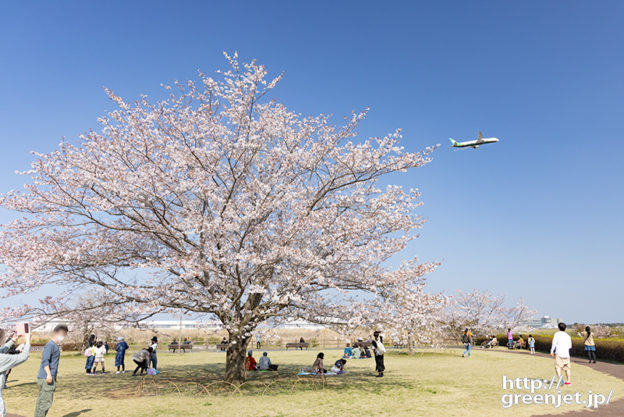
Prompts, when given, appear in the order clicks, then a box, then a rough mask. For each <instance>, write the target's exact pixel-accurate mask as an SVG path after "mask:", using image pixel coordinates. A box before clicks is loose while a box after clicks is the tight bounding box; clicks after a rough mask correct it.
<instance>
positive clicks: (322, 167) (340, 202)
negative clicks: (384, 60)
mask: <svg viewBox="0 0 624 417" xmlns="http://www.w3.org/2000/svg"><path fill="white" fill-rule="evenodd" d="M228 59H229V62H230V64H231V69H230V70H228V71H226V72H223V73H222V74H221V77H222V78H221V79H218V80H215V79H213V78H211V77H208V76H205V75H203V74H200V80H199V83H195V82H193V81H189V82H187V83H185V84H181V83H176V84H175V86H174V87H175V90H177V92H174V88H171V87H166V88H167V90H168V91H171V94H170V96H169V98H168V99H166V100H163V101H160V102H157V103H151V102H150V101H148V99H147V97H142V98H141V99H140V100H139V101H138V102H137V103H135V104H130V103H127V102H126V101H124V100H122V99H121V98H120V97H118V96H117V95H115V94H114V93H112V92H111V91H108V90H107V92H108V94H109V96H110V98H111V99H112V100H113V101H114V102H115V103H116V104H117V105H118V106H119V108H118V109H117V110H114V111H112V112H110V113H109V115H108V117H103V118H101V119H100V122H101V124H102V126H103V127H102V131H101V132H99V133H98V132H95V131H91V132H89V133H87V134H85V135H83V136H81V137H80V142H79V143H78V144H71V143H68V142H62V143H61V144H60V146H59V148H58V149H57V150H56V151H54V152H51V153H49V154H45V155H43V154H35V155H36V157H37V160H36V161H34V162H33V163H32V167H31V169H30V170H29V171H27V172H25V174H27V175H29V176H30V177H31V178H32V182H31V183H29V184H27V185H26V190H25V192H14V191H12V192H10V193H8V194H7V195H5V196H4V197H3V198H2V199H1V200H0V205H1V206H2V207H3V208H4V209H8V210H12V211H16V212H18V213H21V214H23V216H22V217H21V218H19V219H18V220H15V221H12V222H10V223H9V224H6V225H5V226H4V227H3V231H2V233H1V234H0V257H1V261H2V263H3V264H4V265H5V269H4V270H3V271H2V273H1V275H0V285H1V286H2V288H4V290H5V291H6V293H7V295H8V296H10V295H14V294H18V293H24V292H29V291H35V290H37V289H39V288H41V287H45V286H60V287H61V288H70V289H71V291H72V294H71V296H72V297H77V295H78V294H81V293H88V292H89V291H93V290H94V289H95V288H98V289H100V290H101V295H100V296H99V297H98V301H99V302H100V303H101V304H103V305H104V304H106V303H113V304H115V303H125V305H126V307H127V308H128V310H129V311H133V312H135V313H144V314H154V312H160V311H167V310H168V309H174V310H175V311H179V310H184V311H189V312H197V313H210V314H213V315H215V316H216V317H217V318H218V319H219V320H220V321H221V322H222V323H223V326H224V327H225V329H226V330H227V332H228V333H229V339H230V342H231V343H230V345H229V346H228V349H227V356H226V357H227V359H226V373H225V378H226V380H228V381H242V380H244V378H245V372H244V367H243V365H244V359H245V351H246V349H247V345H248V343H249V340H250V338H251V335H252V333H253V331H254V330H255V329H256V327H257V326H258V324H260V323H263V322H265V321H266V320H268V319H270V318H275V319H279V318H281V317H288V316H290V317H300V318H304V319H307V320H310V321H315V322H320V323H323V322H334V320H339V319H340V318H341V317H342V316H343V315H342V313H343V312H344V310H345V304H348V303H350V302H351V300H353V299H356V300H357V299H361V297H362V295H363V294H372V295H373V296H374V295H375V293H376V289H378V288H383V287H396V288H397V291H399V289H400V288H401V287H404V286H405V285H407V283H408V282H409V280H410V279H412V277H414V276H419V275H422V274H424V273H426V272H428V271H429V270H430V269H431V268H433V266H432V265H429V264H424V265H421V264H417V263H416V262H415V261H414V262H409V263H406V264H405V265H404V266H403V267H401V268H399V269H396V270H393V269H390V268H389V267H387V266H385V265H387V263H386V261H387V260H388V259H390V258H391V257H392V256H394V255H396V254H397V253H398V252H400V251H401V250H402V249H404V248H405V247H406V245H407V244H408V243H409V242H410V241H411V240H412V239H414V238H415V237H416V234H415V233H414V231H415V230H416V229H418V228H420V227H421V225H422V223H423V220H422V219H421V218H420V217H419V216H418V215H417V214H416V209H417V208H418V207H419V206H420V204H421V203H420V202H419V199H418V197H419V193H418V192H416V191H414V190H410V191H409V192H405V191H403V190H402V189H401V188H400V187H398V186H386V187H385V188H383V189H382V188H380V187H379V186H378V184H377V182H378V180H379V179H380V178H383V177H386V176H388V175H389V174H394V173H401V172H404V171H406V170H407V169H410V168H414V167H419V166H422V165H424V164H426V163H427V162H429V160H430V152H431V151H432V148H427V149H425V150H424V151H422V152H416V153H412V152H404V150H403V148H402V147H401V146H400V145H399V139H400V133H399V131H396V132H394V133H392V134H390V135H388V136H385V137H383V138H370V139H362V140H360V139H356V136H357V132H356V128H357V126H358V123H359V122H360V121H361V120H362V119H363V118H364V115H365V114H364V113H361V114H354V115H353V116H352V117H351V118H350V119H349V120H347V121H346V122H345V124H344V125H343V126H340V127H335V126H332V125H330V124H329V120H328V117H326V116H318V117H302V116H300V115H299V114H297V113H294V112H291V111H289V110H287V109H286V108H285V107H284V106H283V105H281V104H279V103H277V102H275V101H270V100H268V98H267V94H268V93H269V92H270V90H272V89H273V88H274V87H275V85H276V84H277V83H278V82H279V80H280V77H277V78H275V79H272V80H268V81H267V79H266V74H267V72H266V70H265V68H264V67H262V66H259V65H257V64H256V63H255V62H251V63H249V64H244V65H240V64H239V63H238V61H237V58H236V56H234V57H232V58H229V57H228ZM52 304H53V303H52ZM65 305H66V306H70V307H71V303H67V304H65ZM74 307H75V310H76V311H79V310H80V307H79V306H78V305H74ZM357 314H365V312H358V313H357Z"/></svg>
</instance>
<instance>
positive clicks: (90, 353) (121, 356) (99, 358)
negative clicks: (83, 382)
mask: <svg viewBox="0 0 624 417" xmlns="http://www.w3.org/2000/svg"><path fill="white" fill-rule="evenodd" d="M87 344H88V346H87V348H86V349H85V350H84V355H85V356H86V357H87V360H86V363H85V370H86V373H87V375H96V372H97V368H98V365H100V366H101V367H102V374H105V373H106V367H105V364H104V356H105V355H106V354H107V353H108V344H106V343H105V342H104V341H102V340H97V338H96V336H95V335H93V334H92V335H91V336H89V339H88V341H87ZM157 347H158V338H157V337H156V336H154V337H152V339H151V341H150V343H149V345H148V347H146V348H142V349H139V350H138V351H137V352H136V353H135V354H134V355H133V357H132V360H133V361H134V363H136V365H137V367H136V369H135V370H134V372H133V373H132V375H136V374H137V372H138V371H139V370H140V371H141V374H143V373H144V372H147V370H148V368H150V366H151V368H153V369H154V370H157V369H158V368H157V366H158V356H157V353H156V349H157ZM129 348H130V346H129V345H128V343H127V342H126V341H125V340H124V337H123V336H119V337H118V338H117V344H116V345H115V351H116V354H115V367H116V368H117V372H116V373H117V374H124V373H126V362H125V358H126V351H127V350H128V349H129Z"/></svg>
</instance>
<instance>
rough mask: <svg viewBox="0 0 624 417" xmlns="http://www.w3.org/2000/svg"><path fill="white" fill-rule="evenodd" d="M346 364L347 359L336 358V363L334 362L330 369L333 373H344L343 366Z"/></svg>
mask: <svg viewBox="0 0 624 417" xmlns="http://www.w3.org/2000/svg"><path fill="white" fill-rule="evenodd" d="M346 364H347V360H346V359H344V358H343V359H338V360H337V361H336V363H334V366H332V368H331V371H332V372H333V373H335V374H338V375H340V374H344V372H345V371H344V367H345V365H346Z"/></svg>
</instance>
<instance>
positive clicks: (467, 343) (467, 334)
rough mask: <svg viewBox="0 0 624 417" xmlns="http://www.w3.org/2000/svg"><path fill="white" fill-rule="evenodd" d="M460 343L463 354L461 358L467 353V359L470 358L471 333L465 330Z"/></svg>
mask: <svg viewBox="0 0 624 417" xmlns="http://www.w3.org/2000/svg"><path fill="white" fill-rule="evenodd" d="M462 342H463V343H464V347H465V349H464V353H462V358H463V357H464V356H465V355H466V353H468V357H470V348H471V346H472V333H471V332H470V330H468V329H465V330H464V334H463V335H462Z"/></svg>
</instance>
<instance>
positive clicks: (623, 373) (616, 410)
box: [509, 350, 624, 417]
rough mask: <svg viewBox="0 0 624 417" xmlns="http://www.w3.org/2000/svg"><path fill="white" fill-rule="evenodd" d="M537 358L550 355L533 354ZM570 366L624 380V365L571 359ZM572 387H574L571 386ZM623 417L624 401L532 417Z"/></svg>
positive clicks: (524, 352) (515, 351)
mask: <svg viewBox="0 0 624 417" xmlns="http://www.w3.org/2000/svg"><path fill="white" fill-rule="evenodd" d="M509 352H510V353H511V352H513V353H519V354H527V351H519V350H513V351H509ZM535 355H537V356H542V357H545V358H550V355H548V354H546V353H539V352H537V353H535ZM572 364H574V365H581V366H589V367H590V368H592V369H595V370H596V371H599V372H604V373H605V374H609V375H612V376H614V377H616V378H619V379H622V380H624V364H622V365H621V364H617V363H609V362H600V361H598V362H597V363H592V364H591V365H590V364H589V361H588V360H587V359H585V358H572ZM572 384H574V370H572ZM572 386H574V385H572ZM555 415H556V416H559V417H598V416H600V417H624V399H621V400H617V401H613V402H611V403H610V404H609V405H608V406H603V407H599V408H597V409H584V410H578V411H568V412H567V413H563V414H539V415H535V416H533V417H552V416H555Z"/></svg>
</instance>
